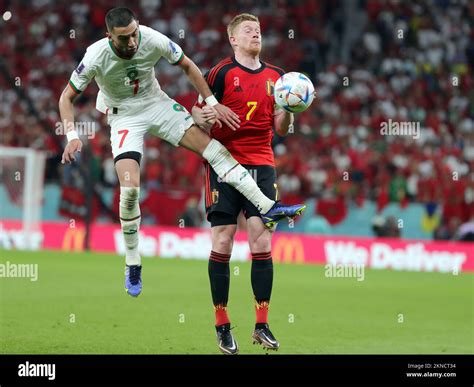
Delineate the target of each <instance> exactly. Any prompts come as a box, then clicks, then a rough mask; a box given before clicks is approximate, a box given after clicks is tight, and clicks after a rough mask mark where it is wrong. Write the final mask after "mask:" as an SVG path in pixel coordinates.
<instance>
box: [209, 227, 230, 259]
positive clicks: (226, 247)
mask: <svg viewBox="0 0 474 387" xmlns="http://www.w3.org/2000/svg"><path fill="white" fill-rule="evenodd" d="M233 245H234V237H233V236H232V235H230V234H229V233H226V232H221V233H219V234H217V235H215V236H214V237H213V238H212V250H214V251H216V252H220V253H222V254H230V253H232V247H233Z"/></svg>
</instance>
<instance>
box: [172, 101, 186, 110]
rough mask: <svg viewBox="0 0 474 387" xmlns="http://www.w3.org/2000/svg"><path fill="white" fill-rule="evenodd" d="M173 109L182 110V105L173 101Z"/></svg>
mask: <svg viewBox="0 0 474 387" xmlns="http://www.w3.org/2000/svg"><path fill="white" fill-rule="evenodd" d="M173 110H174V111H176V112H184V106H183V105H180V104H179V103H175V104H174V105H173Z"/></svg>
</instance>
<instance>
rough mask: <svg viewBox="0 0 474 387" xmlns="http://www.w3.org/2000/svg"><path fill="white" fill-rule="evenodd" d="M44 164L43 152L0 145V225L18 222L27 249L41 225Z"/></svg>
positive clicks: (44, 155) (44, 156)
mask: <svg viewBox="0 0 474 387" xmlns="http://www.w3.org/2000/svg"><path fill="white" fill-rule="evenodd" d="M45 163H46V154H45V152H43V151H38V150H35V149H29V148H14V147H5V146H0V190H2V191H3V192H1V196H0V198H2V200H3V201H5V202H3V203H1V204H0V208H2V209H1V210H0V222H1V221H4V220H17V221H18V220H20V221H21V223H22V232H23V236H24V240H25V244H24V246H25V247H26V248H27V249H29V248H30V247H32V243H33V241H30V242H29V239H30V236H33V234H34V233H35V232H37V231H39V230H40V226H41V209H42V201H43V187H44V172H45Z"/></svg>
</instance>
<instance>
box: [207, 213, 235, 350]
mask: <svg viewBox="0 0 474 387" xmlns="http://www.w3.org/2000/svg"><path fill="white" fill-rule="evenodd" d="M213 216H214V219H215V220H214V221H216V219H217V218H219V219H221V220H222V219H223V220H225V216H226V215H225V214H222V213H214V214H213ZM224 223H225V222H224ZM236 230H237V225H236V224H226V225H221V226H214V227H212V228H211V235H212V251H211V255H210V257H209V267H208V270H209V281H210V284H211V294H212V303H213V305H214V312H215V315H216V324H215V327H216V335H217V345H218V347H219V350H220V351H221V352H222V353H223V354H225V355H236V354H237V353H238V352H239V347H238V345H237V342H236V341H235V339H234V337H233V335H232V333H231V330H230V329H231V328H230V319H229V316H228V314H227V302H228V300H229V287H230V270H229V260H230V256H231V254H232V246H233V243H234V235H235V232H236Z"/></svg>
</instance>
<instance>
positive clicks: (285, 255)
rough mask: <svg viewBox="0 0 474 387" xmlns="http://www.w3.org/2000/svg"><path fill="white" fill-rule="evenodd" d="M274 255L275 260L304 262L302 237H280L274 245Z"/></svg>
mask: <svg viewBox="0 0 474 387" xmlns="http://www.w3.org/2000/svg"><path fill="white" fill-rule="evenodd" d="M272 257H273V260H274V261H275V262H287V263H291V262H296V263H303V262H304V260H305V254H304V248H303V242H302V241H301V238H299V237H286V236H281V237H279V238H278V239H277V240H276V242H275V245H274V247H273V252H272Z"/></svg>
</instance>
